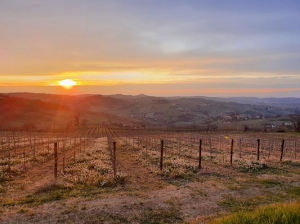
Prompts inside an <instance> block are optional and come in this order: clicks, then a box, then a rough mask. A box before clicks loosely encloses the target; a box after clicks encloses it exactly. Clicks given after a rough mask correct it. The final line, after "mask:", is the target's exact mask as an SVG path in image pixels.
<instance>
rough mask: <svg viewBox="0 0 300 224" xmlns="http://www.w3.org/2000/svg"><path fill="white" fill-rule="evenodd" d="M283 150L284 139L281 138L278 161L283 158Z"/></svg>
mask: <svg viewBox="0 0 300 224" xmlns="http://www.w3.org/2000/svg"><path fill="white" fill-rule="evenodd" d="M283 150H284V140H282V142H281V154H280V162H281V161H282V158H283Z"/></svg>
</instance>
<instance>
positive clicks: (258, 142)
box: [257, 139, 260, 160]
mask: <svg viewBox="0 0 300 224" xmlns="http://www.w3.org/2000/svg"><path fill="white" fill-rule="evenodd" d="M259 147H260V139H257V160H259Z"/></svg>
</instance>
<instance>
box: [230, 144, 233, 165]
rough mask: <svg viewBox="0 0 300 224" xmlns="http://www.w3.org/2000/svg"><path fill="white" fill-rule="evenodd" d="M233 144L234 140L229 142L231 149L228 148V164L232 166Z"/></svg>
mask: <svg viewBox="0 0 300 224" xmlns="http://www.w3.org/2000/svg"><path fill="white" fill-rule="evenodd" d="M233 143H234V140H233V139H232V140H231V148H230V164H231V165H232V157H233Z"/></svg>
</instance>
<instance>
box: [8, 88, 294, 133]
mask: <svg viewBox="0 0 300 224" xmlns="http://www.w3.org/2000/svg"><path fill="white" fill-rule="evenodd" d="M8 95H9V96H11V97H17V98H23V99H24V100H25V99H26V100H29V101H30V102H31V101H33V102H35V103H36V104H37V102H39V101H41V102H43V103H44V104H37V105H40V106H38V108H39V110H36V109H35V110H36V111H39V114H40V115H39V117H41V118H42V117H45V115H44V114H49V111H51V110H46V109H45V108H46V105H47V104H49V107H50V105H52V106H53V105H56V107H57V108H63V109H59V111H65V112H64V114H66V115H62V116H61V119H62V120H63V121H64V122H62V123H63V124H64V125H66V124H65V123H66V122H65V121H67V120H70V119H71V120H72V117H73V116H74V114H76V113H80V114H81V115H82V119H86V120H87V122H88V123H118V124H119V125H132V124H133V123H135V122H139V124H144V125H147V126H172V127H174V126H178V127H181V126H192V125H200V126H201V125H207V122H210V123H211V122H214V123H216V124H217V123H222V122H228V121H229V122H232V121H242V120H251V119H258V118H276V117H285V116H288V115H289V114H292V113H294V112H295V111H299V108H300V107H299V106H298V102H299V104H300V99H299V98H282V99H281V98H264V99H260V98H253V97H252V98H247V97H236V98H210V97H153V96H147V95H143V94H141V95H137V96H131V95H121V94H117V95H107V96H106V95H92V94H89V95H77V96H68V95H55V94H33V93H11V94H8ZM26 110H27V111H29V110H30V109H28V108H27V109H26ZM54 111H55V110H54ZM67 111H68V112H67ZM63 116H65V119H63V118H62V117H63ZM67 117H68V119H67ZM83 117H85V118H83ZM68 122H70V121H68Z"/></svg>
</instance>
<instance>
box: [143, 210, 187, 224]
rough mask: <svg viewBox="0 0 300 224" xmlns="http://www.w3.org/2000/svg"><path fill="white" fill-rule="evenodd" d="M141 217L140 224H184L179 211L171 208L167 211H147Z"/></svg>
mask: <svg viewBox="0 0 300 224" xmlns="http://www.w3.org/2000/svg"><path fill="white" fill-rule="evenodd" d="M142 216H143V218H142V220H140V223H141V224H163V223H174V224H175V223H185V222H184V221H183V218H182V217H181V214H180V212H179V210H178V209H176V208H175V207H173V206H171V207H169V208H167V209H161V210H152V211H147V212H145V213H144V214H143V215H142Z"/></svg>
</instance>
